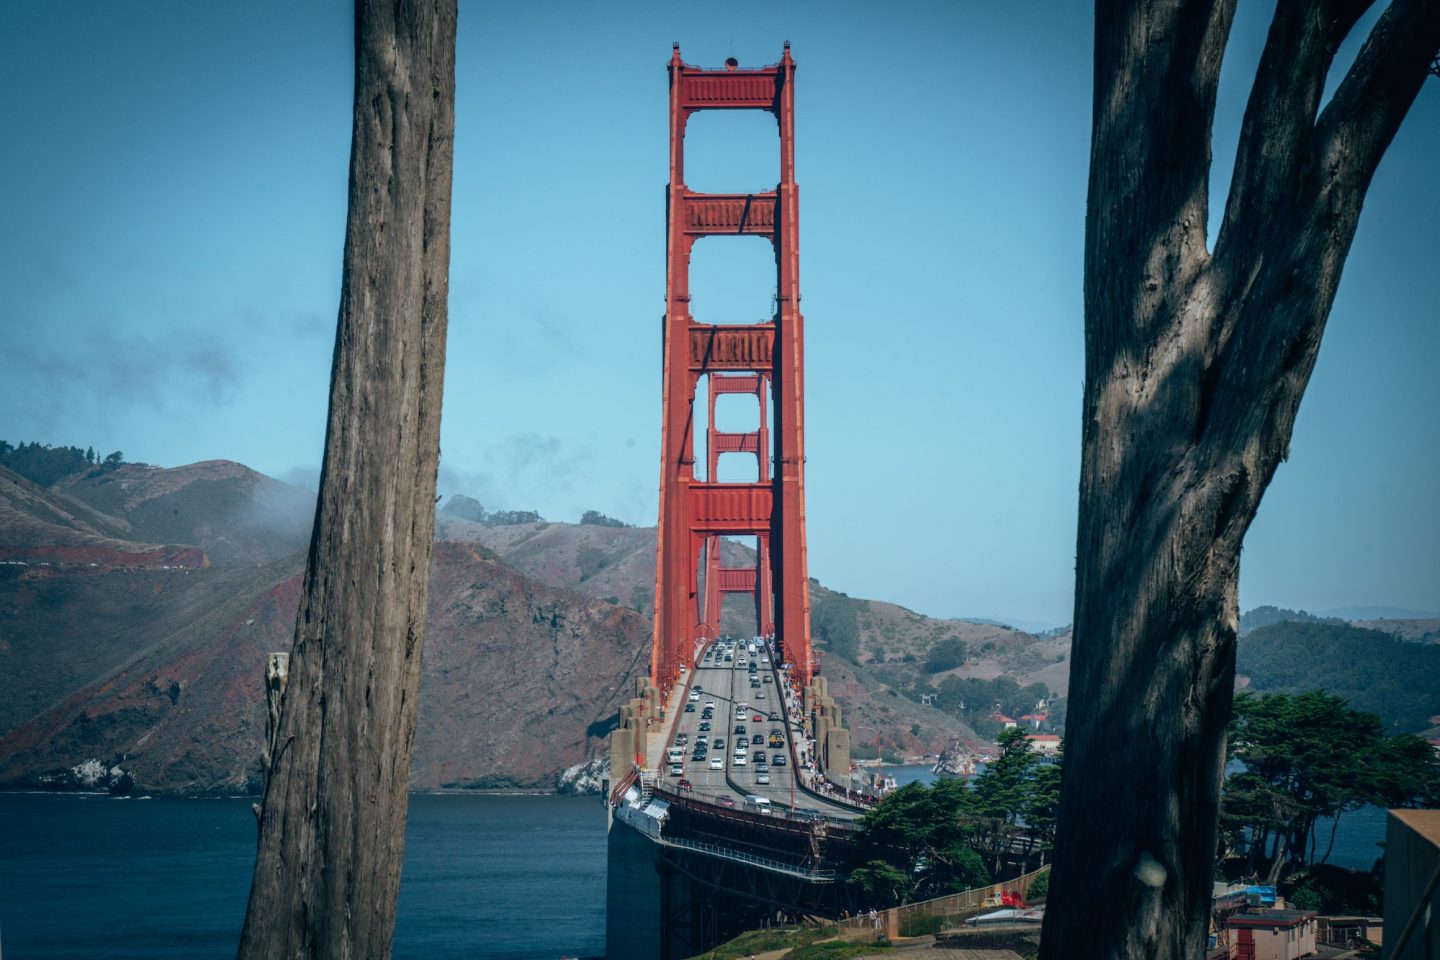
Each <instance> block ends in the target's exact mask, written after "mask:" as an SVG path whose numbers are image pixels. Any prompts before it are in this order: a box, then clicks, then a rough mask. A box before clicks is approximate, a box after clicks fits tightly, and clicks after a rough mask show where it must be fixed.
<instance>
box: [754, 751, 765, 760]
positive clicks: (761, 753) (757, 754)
mask: <svg viewBox="0 0 1440 960" xmlns="http://www.w3.org/2000/svg"><path fill="white" fill-rule="evenodd" d="M754 759H755V762H756V763H764V762H765V751H764V750H756V751H755V754H754Z"/></svg>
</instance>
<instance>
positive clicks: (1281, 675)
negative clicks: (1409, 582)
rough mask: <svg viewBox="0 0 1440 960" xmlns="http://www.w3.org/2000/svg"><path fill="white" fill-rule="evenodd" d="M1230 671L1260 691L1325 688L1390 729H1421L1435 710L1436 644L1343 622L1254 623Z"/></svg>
mask: <svg viewBox="0 0 1440 960" xmlns="http://www.w3.org/2000/svg"><path fill="white" fill-rule="evenodd" d="M1236 669H1237V670H1238V671H1239V672H1240V673H1242V674H1244V675H1245V676H1247V677H1249V678H1250V682H1251V685H1252V686H1253V687H1254V689H1256V690H1258V691H1266V692H1275V693H1298V692H1300V691H1303V690H1327V691H1329V692H1330V693H1333V694H1335V695H1336V696H1338V697H1340V698H1341V699H1343V700H1345V701H1346V702H1347V703H1348V704H1349V705H1350V706H1351V707H1352V708H1354V709H1356V710H1362V711H1364V712H1366V713H1373V714H1375V715H1377V716H1378V717H1379V718H1380V721H1381V723H1382V724H1383V725H1384V727H1385V730H1386V731H1387V732H1389V733H1402V732H1403V733H1419V732H1420V731H1422V730H1424V729H1426V728H1427V727H1429V726H1430V717H1432V716H1434V715H1436V714H1440V682H1437V678H1440V645H1436V644H1422V643H1410V642H1407V641H1404V640H1399V639H1397V638H1395V637H1393V636H1391V635H1390V634H1388V633H1381V632H1379V631H1377V630H1366V629H1363V628H1361V627H1355V626H1351V625H1350V624H1348V623H1331V622H1325V623H1319V622H1282V623H1275V624H1273V625H1271V626H1267V627H1260V628H1258V629H1256V630H1255V631H1253V632H1252V633H1251V634H1250V635H1249V636H1247V637H1245V638H1244V639H1243V640H1241V641H1240V647H1239V650H1238V654H1237V661H1236Z"/></svg>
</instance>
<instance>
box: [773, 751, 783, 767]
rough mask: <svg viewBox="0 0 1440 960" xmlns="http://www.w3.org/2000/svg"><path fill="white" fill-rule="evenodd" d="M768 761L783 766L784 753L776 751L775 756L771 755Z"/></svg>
mask: <svg viewBox="0 0 1440 960" xmlns="http://www.w3.org/2000/svg"><path fill="white" fill-rule="evenodd" d="M770 762H771V763H773V764H775V766H777V767H783V766H785V754H783V753H777V754H775V756H773V757H771V758H770Z"/></svg>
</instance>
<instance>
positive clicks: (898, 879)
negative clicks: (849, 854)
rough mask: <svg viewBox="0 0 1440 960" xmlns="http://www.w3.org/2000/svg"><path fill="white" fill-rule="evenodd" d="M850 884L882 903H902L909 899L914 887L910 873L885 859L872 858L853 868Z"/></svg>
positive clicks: (871, 898)
mask: <svg viewBox="0 0 1440 960" xmlns="http://www.w3.org/2000/svg"><path fill="white" fill-rule="evenodd" d="M850 884H851V885H852V886H854V887H856V888H858V889H860V890H862V891H864V893H865V896H866V897H867V898H869V899H870V900H874V901H877V902H880V903H900V902H903V901H905V900H908V899H910V892H911V890H912V889H913V888H914V884H913V883H912V882H911V880H910V877H909V875H907V874H906V873H905V872H904V871H903V870H900V869H899V868H898V867H893V866H891V865H890V864H889V863H886V862H885V861H884V860H871V861H869V862H868V863H866V864H865V865H864V866H861V867H856V868H855V869H854V870H851V871H850Z"/></svg>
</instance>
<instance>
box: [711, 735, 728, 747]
mask: <svg viewBox="0 0 1440 960" xmlns="http://www.w3.org/2000/svg"><path fill="white" fill-rule="evenodd" d="M710 746H711V748H712V749H715V750H724V749H725V738H724V737H716V738H715V739H714V740H711V741H710Z"/></svg>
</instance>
